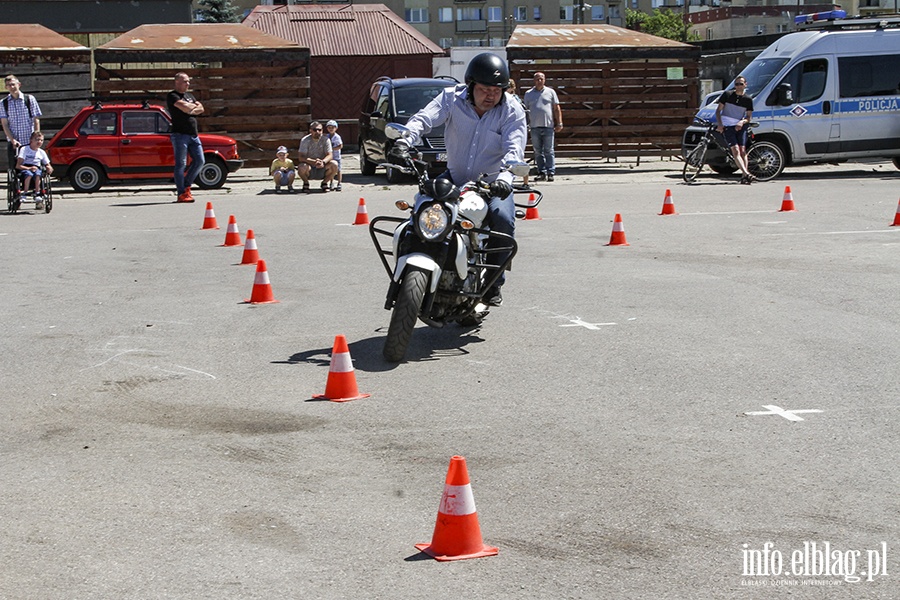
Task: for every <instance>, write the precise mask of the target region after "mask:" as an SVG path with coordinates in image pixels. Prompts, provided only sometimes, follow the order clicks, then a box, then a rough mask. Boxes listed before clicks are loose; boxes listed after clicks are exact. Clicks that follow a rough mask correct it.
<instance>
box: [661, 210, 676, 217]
mask: <svg viewBox="0 0 900 600" xmlns="http://www.w3.org/2000/svg"><path fill="white" fill-rule="evenodd" d="M659 214H660V216H662V215H677V214H678V213H677V212H675V211H674V210H670V211H666V210H665V209H663V211H662V212H661V213H659Z"/></svg>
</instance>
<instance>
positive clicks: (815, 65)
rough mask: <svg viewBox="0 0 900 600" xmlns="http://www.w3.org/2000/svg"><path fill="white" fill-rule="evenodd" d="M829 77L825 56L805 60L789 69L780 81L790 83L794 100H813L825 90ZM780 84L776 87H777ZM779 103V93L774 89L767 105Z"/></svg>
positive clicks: (767, 100)
mask: <svg viewBox="0 0 900 600" xmlns="http://www.w3.org/2000/svg"><path fill="white" fill-rule="evenodd" d="M827 79H828V60H827V59H825V58H813V59H811V60H805V61H803V62H802V63H800V64H798V65H797V66H795V67H794V68H793V69H791V70H790V71H788V74H787V75H785V76H784V78H783V79H782V80H781V81H779V82H778V85H781V84H782V83H788V84H790V86H791V89H792V90H793V91H794V102H796V103H798V104H799V103H803V102H812V101H813V100H816V99H818V98H819V97H820V96H821V95H822V94H823V93H824V92H825V82H826V80H827ZM778 85H776V86H775V87H776V88H777V87H778ZM777 103H778V98H777V93H776V92H775V90H772V93H771V94H769V97H768V98H767V99H766V105H767V106H774V105H775V104H777Z"/></svg>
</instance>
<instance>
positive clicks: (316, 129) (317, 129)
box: [313, 127, 322, 131]
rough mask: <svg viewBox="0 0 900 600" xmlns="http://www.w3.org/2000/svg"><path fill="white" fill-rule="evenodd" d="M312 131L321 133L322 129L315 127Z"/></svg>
mask: <svg viewBox="0 0 900 600" xmlns="http://www.w3.org/2000/svg"><path fill="white" fill-rule="evenodd" d="M313 131H322V128H321V127H316V128H315V129H313Z"/></svg>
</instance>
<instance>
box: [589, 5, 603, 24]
mask: <svg viewBox="0 0 900 600" xmlns="http://www.w3.org/2000/svg"><path fill="white" fill-rule="evenodd" d="M605 18H606V16H605V15H604V14H603V5H602V4H601V5H599V6H598V5H596V4H594V5H591V21H602V20H603V19H605Z"/></svg>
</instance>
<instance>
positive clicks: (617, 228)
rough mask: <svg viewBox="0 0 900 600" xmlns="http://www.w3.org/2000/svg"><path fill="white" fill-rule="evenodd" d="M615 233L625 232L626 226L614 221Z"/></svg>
mask: <svg viewBox="0 0 900 600" xmlns="http://www.w3.org/2000/svg"><path fill="white" fill-rule="evenodd" d="M612 230H613V231H625V225H624V224H623V223H622V221H614V222H613V229H612Z"/></svg>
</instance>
